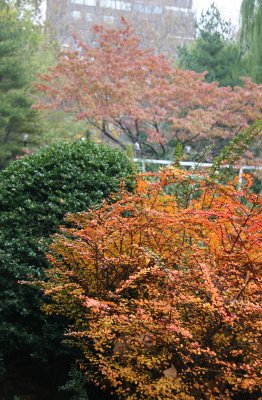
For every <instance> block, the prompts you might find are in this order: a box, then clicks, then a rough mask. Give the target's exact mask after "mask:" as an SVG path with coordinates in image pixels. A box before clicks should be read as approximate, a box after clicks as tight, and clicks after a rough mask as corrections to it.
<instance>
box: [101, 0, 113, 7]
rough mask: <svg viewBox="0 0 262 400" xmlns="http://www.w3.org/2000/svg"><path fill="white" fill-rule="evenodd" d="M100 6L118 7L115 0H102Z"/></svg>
mask: <svg viewBox="0 0 262 400" xmlns="http://www.w3.org/2000/svg"><path fill="white" fill-rule="evenodd" d="M100 6H101V7H104V8H116V2H115V0H100Z"/></svg>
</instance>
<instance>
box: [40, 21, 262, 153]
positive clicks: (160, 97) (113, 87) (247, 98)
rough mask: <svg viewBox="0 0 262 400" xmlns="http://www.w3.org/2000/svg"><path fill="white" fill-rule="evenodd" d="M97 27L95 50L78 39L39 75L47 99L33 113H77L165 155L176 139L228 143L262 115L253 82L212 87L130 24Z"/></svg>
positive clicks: (121, 139) (117, 137)
mask: <svg viewBox="0 0 262 400" xmlns="http://www.w3.org/2000/svg"><path fill="white" fill-rule="evenodd" d="M94 30H95V34H96V41H97V46H95V47H92V46H89V45H88V44H86V43H83V42H80V41H79V40H77V39H76V44H77V48H78V51H75V52H73V51H72V52H67V53H65V54H62V55H61V57H60V60H59V63H58V64H57V66H56V67H54V68H51V69H50V72H49V73H48V74H45V75H43V76H41V77H40V81H39V83H38V84H37V87H38V89H39V90H40V91H41V92H43V93H44V94H45V96H44V97H43V98H41V99H39V101H38V104H37V105H36V106H35V108H50V109H53V108H59V109H63V110H64V111H66V112H70V113H74V114H75V115H76V117H77V118H78V119H84V120H86V121H87V122H88V123H89V126H91V127H92V129H93V130H97V131H98V132H101V133H102V135H104V136H107V137H108V138H109V139H110V140H113V141H114V142H116V143H118V144H119V145H120V146H122V147H124V144H125V143H126V139H128V140H129V141H130V142H131V143H136V142H138V143H139V144H140V148H141V149H142V151H143V152H148V151H149V149H150V151H153V149H155V152H157V153H158V154H159V155H161V156H162V157H163V156H165V150H166V148H167V146H168V145H169V144H170V143H172V141H174V140H179V141H182V142H183V141H188V140H191V139H193V138H208V139H209V140H211V141H212V140H213V141H215V140H216V139H217V137H220V138H222V139H228V138H232V137H234V135H235V134H236V132H238V131H239V129H242V128H245V127H247V126H248V125H250V124H251V123H253V122H254V121H256V120H258V119H261V118H262V112H261V104H262V85H257V84H255V83H252V82H251V81H250V79H248V78H246V79H244V87H243V88H241V87H236V88H235V89H231V88H230V87H218V84H217V83H216V82H214V83H206V82H205V81H204V74H198V73H196V72H193V71H184V70H180V69H177V68H174V67H173V65H172V63H171V62H170V61H169V60H168V59H166V58H165V57H163V56H157V55H154V54H153V52H152V51H151V50H149V49H141V48H140V47H139V39H138V38H137V37H136V36H135V35H134V34H133V33H132V30H131V29H130V27H129V26H128V25H127V24H126V23H125V21H123V28H122V29H119V30H117V29H106V28H102V27H95V28H94ZM145 134H146V135H145ZM145 136H146V138H145ZM152 144H153V146H152Z"/></svg>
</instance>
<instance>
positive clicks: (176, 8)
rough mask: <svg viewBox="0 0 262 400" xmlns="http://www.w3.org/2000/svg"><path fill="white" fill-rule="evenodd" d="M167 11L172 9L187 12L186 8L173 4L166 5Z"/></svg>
mask: <svg viewBox="0 0 262 400" xmlns="http://www.w3.org/2000/svg"><path fill="white" fill-rule="evenodd" d="M166 10H167V11H174V12H180V13H188V9H187V8H182V7H173V6H166Z"/></svg>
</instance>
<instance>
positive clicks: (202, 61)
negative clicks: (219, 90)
mask: <svg viewBox="0 0 262 400" xmlns="http://www.w3.org/2000/svg"><path fill="white" fill-rule="evenodd" d="M197 33H198V37H197V39H196V40H195V41H194V42H192V43H191V44H189V45H188V46H186V47H182V48H181V49H180V51H179V58H178V64H179V66H180V67H181V68H183V69H190V70H192V71H196V72H204V71H207V74H206V76H205V80H206V81H207V82H213V81H217V82H219V85H220V86H227V85H230V86H231V87H234V86H236V85H240V84H241V79H240V78H241V77H242V76H245V74H246V71H245V69H244V63H243V61H242V59H241V52H240V47H239V44H238V43H237V42H236V41H234V40H233V38H232V28H231V25H230V23H229V22H226V21H224V20H223V19H222V17H221V14H220V12H219V10H218V9H217V8H216V6H215V5H214V4H212V5H211V6H210V8H209V9H208V10H207V12H206V14H202V16H201V18H200V21H199V23H198V25H197Z"/></svg>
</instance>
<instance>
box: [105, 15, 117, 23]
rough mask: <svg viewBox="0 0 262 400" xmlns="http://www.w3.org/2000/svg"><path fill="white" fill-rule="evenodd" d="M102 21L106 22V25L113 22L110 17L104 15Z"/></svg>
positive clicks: (112, 18) (113, 19)
mask: <svg viewBox="0 0 262 400" xmlns="http://www.w3.org/2000/svg"><path fill="white" fill-rule="evenodd" d="M103 21H104V22H106V23H107V24H110V25H113V24H114V22H115V18H114V17H113V16H112V15H104V16H103Z"/></svg>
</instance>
